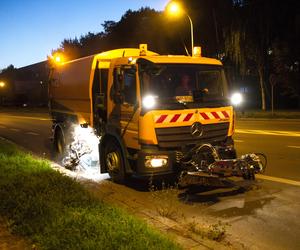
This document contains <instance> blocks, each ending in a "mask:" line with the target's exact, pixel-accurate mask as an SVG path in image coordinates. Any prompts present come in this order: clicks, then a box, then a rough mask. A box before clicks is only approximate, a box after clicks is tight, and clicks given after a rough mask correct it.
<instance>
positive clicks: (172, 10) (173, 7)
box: [166, 1, 194, 55]
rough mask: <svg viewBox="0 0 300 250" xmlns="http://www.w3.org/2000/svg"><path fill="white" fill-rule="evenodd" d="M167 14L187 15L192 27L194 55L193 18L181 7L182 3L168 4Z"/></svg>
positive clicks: (173, 2) (172, 2) (192, 35)
mask: <svg viewBox="0 0 300 250" xmlns="http://www.w3.org/2000/svg"><path fill="white" fill-rule="evenodd" d="M166 12H167V13H168V14H169V15H170V16H180V15H182V14H186V15H187V17H188V19H189V21H190V27H191V46H192V50H191V51H192V54H191V55H193V49H194V27H193V21H192V19H191V17H190V16H189V15H188V13H187V12H186V11H184V9H183V8H182V7H181V5H180V3H178V2H175V1H171V2H169V3H168V4H167V6H166Z"/></svg>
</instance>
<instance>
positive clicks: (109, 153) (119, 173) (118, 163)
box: [104, 139, 125, 183]
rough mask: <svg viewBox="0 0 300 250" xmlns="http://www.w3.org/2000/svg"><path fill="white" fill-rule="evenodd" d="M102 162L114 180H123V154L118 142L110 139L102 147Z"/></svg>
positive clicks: (119, 181)
mask: <svg viewBox="0 0 300 250" xmlns="http://www.w3.org/2000/svg"><path fill="white" fill-rule="evenodd" d="M104 161H105V162H104V164H105V167H106V169H107V171H108V173H109V175H110V177H111V178H112V180H113V181H114V182H117V183H122V182H124V180H125V166H124V159H123V154H122V151H121V149H120V146H119V144H118V143H117V142H116V140H114V139H112V140H110V141H108V142H107V144H106V146H105V149H104Z"/></svg>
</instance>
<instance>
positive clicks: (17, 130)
mask: <svg viewBox="0 0 300 250" xmlns="http://www.w3.org/2000/svg"><path fill="white" fill-rule="evenodd" d="M9 130H11V131H15V132H20V129H17V128H9Z"/></svg>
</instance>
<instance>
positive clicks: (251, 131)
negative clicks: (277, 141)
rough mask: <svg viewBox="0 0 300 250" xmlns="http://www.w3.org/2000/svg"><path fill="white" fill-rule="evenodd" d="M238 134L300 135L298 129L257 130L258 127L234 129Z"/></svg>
mask: <svg viewBox="0 0 300 250" xmlns="http://www.w3.org/2000/svg"><path fill="white" fill-rule="evenodd" d="M235 132H236V133H240V134H258V135H278V136H293V137H300V132H299V131H279V130H258V129H236V130H235Z"/></svg>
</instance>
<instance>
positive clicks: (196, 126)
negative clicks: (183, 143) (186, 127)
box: [191, 122, 203, 137]
mask: <svg viewBox="0 0 300 250" xmlns="http://www.w3.org/2000/svg"><path fill="white" fill-rule="evenodd" d="M202 133H203V128H202V124H201V123H200V122H195V123H193V125H192V126H191V134H192V136H194V137H200V136H201V135H202Z"/></svg>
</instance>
